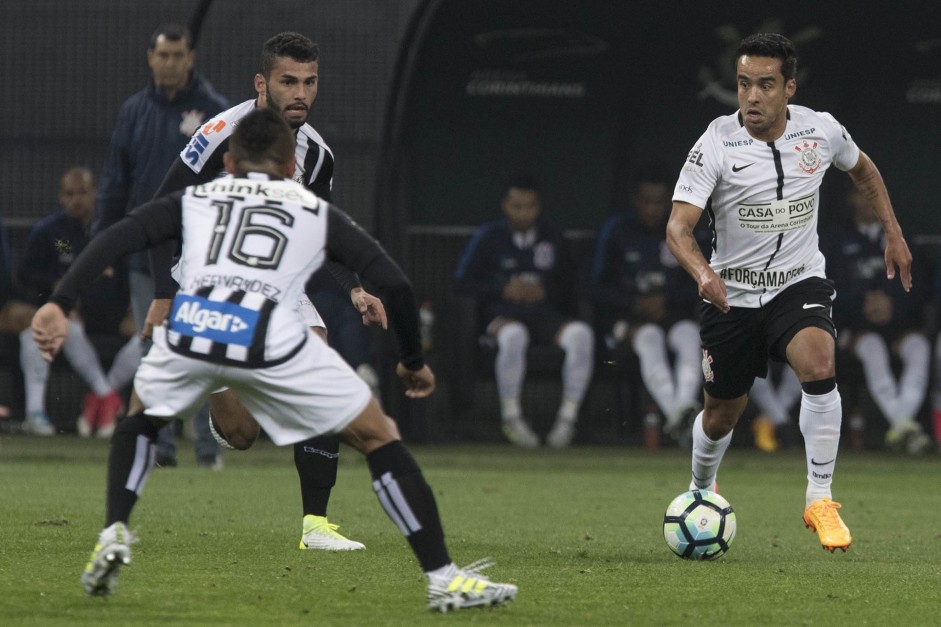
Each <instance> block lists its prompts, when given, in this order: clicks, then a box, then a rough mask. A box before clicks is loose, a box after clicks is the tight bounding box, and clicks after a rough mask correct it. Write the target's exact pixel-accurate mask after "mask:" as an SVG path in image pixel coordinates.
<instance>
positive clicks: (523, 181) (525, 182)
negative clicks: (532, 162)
mask: <svg viewBox="0 0 941 627" xmlns="http://www.w3.org/2000/svg"><path fill="white" fill-rule="evenodd" d="M511 187H515V188H516V189H528V190H532V191H534V192H536V193H537V194H538V193H539V182H538V181H537V180H536V179H535V177H533V176H532V175H531V174H527V173H525V172H515V173H513V174H511V175H509V176H508V177H506V179H504V181H503V195H504V196H506V195H507V193H508V192H509V191H510V188H511Z"/></svg>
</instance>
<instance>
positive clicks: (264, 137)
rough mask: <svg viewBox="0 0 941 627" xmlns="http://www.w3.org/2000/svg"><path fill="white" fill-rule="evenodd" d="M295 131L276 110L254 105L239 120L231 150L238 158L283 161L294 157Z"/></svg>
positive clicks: (231, 139)
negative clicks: (250, 110) (254, 106)
mask: <svg viewBox="0 0 941 627" xmlns="http://www.w3.org/2000/svg"><path fill="white" fill-rule="evenodd" d="M294 144H295V139H294V131H292V130H291V127H290V126H288V123H287V122H285V121H284V118H283V117H281V115H280V114H279V113H277V112H276V111H272V110H271V109H268V108H267V107H261V108H256V109H254V110H253V111H252V112H251V113H249V114H248V115H246V116H245V117H244V118H242V119H241V120H239V123H238V126H236V127H235V131H234V132H233V133H232V137H231V138H230V139H229V153H230V154H231V156H232V159H233V160H234V161H235V162H236V163H239V162H248V163H254V164H263V163H265V162H271V163H276V164H283V163H285V162H286V161H287V160H293V159H294Z"/></svg>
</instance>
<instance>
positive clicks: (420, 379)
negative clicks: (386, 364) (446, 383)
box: [395, 362, 435, 398]
mask: <svg viewBox="0 0 941 627" xmlns="http://www.w3.org/2000/svg"><path fill="white" fill-rule="evenodd" d="M395 374H396V375H398V377H399V379H401V380H402V383H404V384H405V396H407V397H409V398H425V397H427V396H431V393H432V392H434V391H435V373H433V372H432V371H431V368H429V367H428V366H427V365H426V366H422V367H421V368H420V369H418V370H409V369H408V368H406V367H405V364H403V363H402V362H399V363H398V364H397V365H396V366H395Z"/></svg>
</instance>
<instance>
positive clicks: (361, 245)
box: [32, 108, 517, 611]
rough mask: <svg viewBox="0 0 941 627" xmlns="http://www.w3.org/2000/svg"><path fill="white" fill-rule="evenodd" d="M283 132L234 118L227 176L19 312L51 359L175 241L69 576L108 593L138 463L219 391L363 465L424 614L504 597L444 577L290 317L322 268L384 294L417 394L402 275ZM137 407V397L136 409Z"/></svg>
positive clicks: (125, 559)
mask: <svg viewBox="0 0 941 627" xmlns="http://www.w3.org/2000/svg"><path fill="white" fill-rule="evenodd" d="M292 146H293V137H292V134H291V132H290V129H289V128H288V126H287V125H286V124H285V122H284V120H283V119H282V118H281V116H279V115H278V114H276V113H275V112H273V111H271V110H270V109H267V108H261V109H258V110H257V111H253V112H252V113H250V114H249V115H248V116H246V117H245V118H244V119H243V120H242V121H241V123H240V125H239V128H238V129H237V131H236V133H235V134H234V135H233V137H232V143H231V146H230V151H229V152H228V153H227V154H226V156H225V164H226V170H227V171H228V172H230V173H231V174H233V175H234V176H235V178H226V179H219V180H217V181H214V182H210V183H207V184H204V185H199V186H192V187H188V188H186V189H185V190H184V191H182V192H176V193H174V194H171V195H169V196H165V197H162V198H160V199H158V200H155V201H152V202H150V203H147V204H145V205H143V206H141V207H138V208H137V209H135V210H133V211H132V212H130V214H129V215H128V216H126V217H125V218H124V219H122V220H121V221H120V222H118V223H117V224H115V225H114V226H112V227H110V228H109V229H107V230H106V231H104V232H103V233H101V234H100V235H99V237H98V238H97V239H95V240H94V241H93V242H92V244H91V245H90V246H89V247H88V248H87V249H86V250H85V252H84V253H83V254H82V255H81V256H80V257H79V259H77V260H76V262H75V264H74V265H73V266H72V268H71V269H70V271H69V272H68V273H67V274H66V276H65V277H64V278H63V279H62V281H61V283H60V284H59V285H58V287H57V288H56V290H55V292H54V294H53V296H52V298H51V299H50V302H49V303H47V304H46V305H44V306H43V307H42V308H41V309H40V310H39V311H38V312H37V313H36V315H35V316H34V318H33V325H32V326H33V333H34V338H35V339H36V341H37V343H38V344H39V347H40V350H41V351H42V352H43V354H44V356H45V357H46V358H47V359H48V360H52V358H53V357H54V356H55V354H56V353H57V352H58V350H59V349H60V348H61V346H62V342H63V341H64V339H65V337H66V335H67V333H68V320H67V315H68V312H69V311H70V310H71V308H72V307H73V306H74V305H75V302H76V299H77V296H78V294H79V293H80V292H81V290H82V289H83V288H84V287H87V285H88V283H90V282H91V280H93V279H94V278H95V277H97V276H98V275H100V274H101V272H102V271H103V270H104V269H105V268H106V267H108V266H110V265H112V264H113V263H114V262H115V261H117V260H118V259H120V258H121V257H122V256H124V255H126V254H128V253H131V252H134V251H137V250H142V249H144V248H146V247H149V246H152V245H154V244H156V243H159V242H162V241H168V240H169V239H171V238H178V239H180V240H181V241H182V246H183V248H182V256H181V261H180V276H181V284H180V290H179V292H178V294H177V295H176V297H175V298H174V303H173V308H172V310H171V313H170V318H169V322H168V325H167V326H166V327H163V326H160V327H157V328H155V330H154V337H153V341H154V344H153V347H152V348H151V350H150V352H149V353H148V355H147V357H145V358H144V361H143V362H142V364H141V366H140V368H139V369H138V372H137V376H136V378H135V383H134V385H135V390H136V392H137V396H136V397H135V398H134V399H132V406H131V407H130V408H129V411H128V414H129V415H128V417H127V418H125V419H124V420H123V421H121V422H120V423H119V425H118V427H117V429H116V430H115V433H114V436H113V437H112V440H111V452H110V455H109V458H108V491H107V512H106V520H105V525H106V526H105V528H104V529H103V530H102V532H101V534H100V535H99V538H98V542H97V544H96V546H95V549H94V550H93V551H92V555H91V558H90V560H89V562H88V564H87V566H86V568H85V571H84V573H83V574H82V583H83V585H84V587H85V591H86V592H87V593H88V594H89V595H96V596H97V595H107V594H110V593H111V592H112V590H113V588H114V585H115V583H116V580H117V575H118V573H119V571H120V569H121V567H122V566H123V565H126V564H128V563H130V556H131V550H130V545H131V544H132V543H133V541H134V538H133V536H132V534H131V533H130V532H129V531H128V528H127V523H128V520H129V519H130V515H131V511H132V510H133V508H134V505H135V504H136V502H137V499H138V497H139V495H140V493H141V491H142V489H143V487H144V484H145V483H146V481H147V479H148V477H149V475H150V473H151V471H152V468H153V460H154V454H155V448H156V447H155V442H156V438H157V431H158V429H159V428H160V427H161V426H162V425H164V424H166V422H167V421H168V420H171V419H173V418H174V417H176V416H180V415H187V413H188V412H191V411H193V410H194V409H196V408H197V407H199V406H200V405H201V404H203V403H205V402H206V399H207V397H208V395H209V393H210V392H212V391H213V390H215V389H217V388H218V387H219V386H220V385H223V386H229V387H231V388H232V389H235V390H237V391H238V393H239V395H240V398H241V400H242V402H243V403H244V405H245V407H246V409H247V410H248V411H250V412H251V414H252V415H253V416H254V417H255V419H256V420H257V421H258V422H259V423H260V424H261V425H262V426H263V428H264V429H265V431H266V432H267V433H268V434H269V435H270V436H271V438H272V440H273V441H274V442H275V443H276V444H279V445H286V444H292V443H294V442H298V441H302V440H306V439H308V438H310V437H312V436H316V435H321V434H324V433H336V434H338V435H339V436H340V437H341V438H342V439H343V440H344V441H345V442H346V443H347V444H349V445H350V446H352V447H353V448H355V449H357V450H358V451H360V452H361V453H363V454H364V455H365V456H366V461H367V463H368V465H369V468H370V471H371V474H372V477H373V489H374V490H375V492H376V495H377V497H378V499H379V502H380V504H381V506H382V507H383V509H385V511H386V513H387V514H388V515H389V517H390V518H391V519H392V520H393V522H395V523H396V525H397V526H398V527H399V529H400V530H401V532H402V533H403V535H404V536H405V537H406V539H407V540H408V542H409V544H410V545H411V547H412V550H413V551H414V553H415V555H416V557H417V558H418V561H419V563H420V564H421V567H422V570H423V571H424V572H425V574H426V576H427V577H428V607H429V608H430V609H436V610H442V611H447V610H449V609H458V608H464V607H474V606H479V605H496V604H501V603H505V602H506V601H509V600H511V599H513V598H514V597H515V596H516V592H517V588H516V586H514V585H512V584H500V583H494V582H491V581H489V580H488V579H487V578H486V577H483V576H482V575H480V573H479V571H480V569H482V568H483V565H481V564H479V563H478V564H477V565H472V566H470V567H467V568H463V569H462V568H458V567H457V566H456V565H455V564H454V562H453V561H452V560H451V557H450V555H449V552H448V549H447V546H446V545H445V542H444V532H443V530H442V526H441V520H440V517H439V515H438V510H437V506H436V504H435V498H434V494H433V492H432V490H431V488H430V486H429V485H428V484H427V483H426V482H425V479H424V477H423V475H422V472H421V469H420V468H419V466H418V463H417V462H416V461H415V459H414V458H413V457H412V456H411V454H410V453H409V451H408V449H407V448H406V447H405V445H404V444H403V443H402V442H401V440H400V439H399V434H398V428H397V427H396V425H395V422H394V421H393V420H392V419H391V418H390V417H388V416H387V415H385V413H384V412H383V411H382V409H381V407H380V406H379V403H378V401H377V400H376V399H375V398H373V396H372V394H371V392H370V390H369V387H368V386H367V385H366V384H365V383H364V382H363V381H362V380H361V379H360V378H359V377H358V376H357V375H356V373H355V372H354V371H353V370H352V368H350V366H349V365H347V364H346V362H344V361H343V359H342V358H341V357H340V356H339V355H338V354H337V353H336V352H335V351H334V350H333V349H331V348H330V347H328V346H327V345H326V344H325V343H324V342H322V341H320V340H319V339H318V338H317V337H316V336H315V335H314V333H313V332H312V331H311V330H310V329H309V328H308V327H306V326H304V324H303V322H302V321H301V319H300V318H299V317H298V316H297V314H296V311H295V309H296V304H297V300H298V298H299V297H300V295H301V293H302V291H303V286H304V284H305V282H306V280H307V278H308V277H309V276H310V274H311V273H312V272H313V271H315V270H316V269H317V268H318V267H319V266H321V265H322V264H323V263H324V262H325V260H326V259H334V260H337V261H339V262H341V263H343V264H344V265H345V266H346V267H348V268H350V269H352V270H354V271H356V272H361V273H362V274H363V276H364V278H366V279H368V280H370V281H372V282H373V283H374V284H375V285H377V286H380V287H383V288H385V290H386V294H387V299H388V305H389V311H390V314H391V317H392V319H393V321H394V322H395V325H394V328H395V334H396V338H397V340H398V344H399V354H400V361H399V364H398V365H397V368H396V372H397V374H398V375H399V377H400V378H401V379H402V381H403V383H404V384H405V386H406V388H407V389H408V394H409V395H410V396H412V397H415V398H421V397H425V396H427V395H428V394H430V393H431V392H432V391H433V390H434V385H435V382H434V374H433V373H432V372H431V370H430V369H429V368H428V366H427V365H425V363H424V358H423V355H422V348H421V338H420V331H419V322H418V308H417V305H416V302H415V295H414V292H413V291H412V288H411V284H410V283H409V280H408V278H407V277H406V276H405V275H404V274H403V273H402V271H401V269H400V268H399V267H398V265H396V263H395V262H394V261H393V260H392V259H391V258H390V257H389V256H388V255H387V254H386V253H385V251H384V250H383V249H382V247H381V246H380V245H379V243H378V242H376V240H375V239H373V238H372V237H371V236H370V235H369V234H367V233H366V232H365V231H364V230H363V229H361V228H360V227H359V226H358V225H357V224H356V223H355V222H353V221H352V220H351V219H350V218H349V216H347V215H346V214H344V213H343V212H342V211H340V210H339V209H337V208H336V207H333V206H332V205H330V204H329V203H327V202H326V201H324V200H322V199H320V198H317V197H316V196H315V195H313V194H312V193H310V192H309V191H307V190H306V189H304V188H303V187H301V186H300V185H298V184H296V183H294V182H293V181H290V180H285V178H282V177H288V176H290V175H291V173H292V172H293V169H294V168H293V164H292V160H291V152H292ZM138 398H139V399H140V400H139V401H137V402H135V401H136V399H138Z"/></svg>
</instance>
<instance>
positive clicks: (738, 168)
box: [732, 163, 755, 172]
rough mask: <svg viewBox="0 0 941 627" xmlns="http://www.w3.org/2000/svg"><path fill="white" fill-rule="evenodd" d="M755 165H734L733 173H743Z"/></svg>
mask: <svg viewBox="0 0 941 627" xmlns="http://www.w3.org/2000/svg"><path fill="white" fill-rule="evenodd" d="M753 165H755V164H754V163H748V164H746V165H743V166H742V167H738V166H737V165H733V166H732V171H733V172H741V171H742V170H744V169H745V168H748V167H751V166H753Z"/></svg>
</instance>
